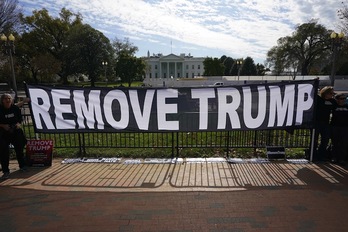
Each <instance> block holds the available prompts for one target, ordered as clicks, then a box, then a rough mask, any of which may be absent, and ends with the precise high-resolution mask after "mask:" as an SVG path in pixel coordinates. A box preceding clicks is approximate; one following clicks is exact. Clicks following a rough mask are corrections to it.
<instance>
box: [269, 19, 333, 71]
mask: <svg viewBox="0 0 348 232" xmlns="http://www.w3.org/2000/svg"><path fill="white" fill-rule="evenodd" d="M329 34H330V32H329V31H328V30H327V29H326V28H325V27H324V26H322V25H320V24H318V23H317V22H316V21H315V20H312V21H310V22H309V23H304V24H302V25H299V26H298V27H297V28H296V31H295V32H294V33H293V34H292V35H291V36H286V37H283V38H280V39H278V45H277V46H275V47H272V48H271V50H270V51H268V53H267V63H268V64H269V65H270V66H271V67H274V69H275V71H276V72H277V73H278V74H280V72H283V71H284V70H285V69H291V68H293V69H296V70H297V67H299V69H300V71H301V75H308V73H309V72H310V70H311V68H313V67H316V66H319V67H320V68H323V67H321V66H322V64H323V63H324V61H325V60H328V57H329V45H330V43H329V42H330V41H329Z"/></svg>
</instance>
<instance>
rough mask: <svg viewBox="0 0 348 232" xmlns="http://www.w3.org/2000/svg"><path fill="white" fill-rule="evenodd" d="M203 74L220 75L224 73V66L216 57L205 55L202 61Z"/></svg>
mask: <svg viewBox="0 0 348 232" xmlns="http://www.w3.org/2000/svg"><path fill="white" fill-rule="evenodd" d="M203 65H204V74H203V75H204V76H222V75H224V70H225V66H224V65H223V64H222V63H221V61H220V60H219V59H218V58H211V57H207V58H205V60H204V61H203Z"/></svg>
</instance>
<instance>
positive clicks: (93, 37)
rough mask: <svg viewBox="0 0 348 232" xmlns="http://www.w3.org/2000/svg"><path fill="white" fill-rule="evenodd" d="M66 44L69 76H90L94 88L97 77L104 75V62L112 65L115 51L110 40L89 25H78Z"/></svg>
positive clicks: (70, 33)
mask: <svg viewBox="0 0 348 232" xmlns="http://www.w3.org/2000/svg"><path fill="white" fill-rule="evenodd" d="M66 44H67V47H66V48H65V49H64V54H65V56H64V57H65V58H66V59H67V60H69V62H70V64H71V70H70V72H69V74H78V73H83V74H86V75H88V76H89V79H90V80H91V86H92V87H94V86H95V82H96V80H97V77H98V76H99V75H100V74H102V73H103V67H102V62H103V61H106V62H108V63H109V64H111V63H112V62H111V60H112V54H113V53H114V50H113V48H112V46H111V43H110V40H109V39H108V38H106V37H105V36H104V34H103V33H101V32H100V31H97V30H95V29H94V28H92V27H91V26H90V25H88V24H82V25H80V24H77V25H75V26H73V27H72V28H71V30H70V32H69V36H68V37H67V43H66ZM72 71H73V72H74V73H72Z"/></svg>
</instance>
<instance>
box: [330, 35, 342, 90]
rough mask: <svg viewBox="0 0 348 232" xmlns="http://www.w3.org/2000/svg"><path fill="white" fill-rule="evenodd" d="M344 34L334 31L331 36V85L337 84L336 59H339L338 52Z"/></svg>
mask: <svg viewBox="0 0 348 232" xmlns="http://www.w3.org/2000/svg"><path fill="white" fill-rule="evenodd" d="M343 37H344V34H343V33H342V32H341V33H339V34H338V33H336V32H332V33H331V35H330V38H331V51H332V68H331V76H330V81H331V86H334V84H335V75H336V61H337V54H338V52H339V51H340V50H341V45H342V41H343Z"/></svg>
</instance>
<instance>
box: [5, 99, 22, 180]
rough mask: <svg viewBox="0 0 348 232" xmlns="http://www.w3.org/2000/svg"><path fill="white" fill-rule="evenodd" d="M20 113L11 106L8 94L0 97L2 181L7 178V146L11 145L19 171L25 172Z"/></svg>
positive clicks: (8, 154)
mask: <svg viewBox="0 0 348 232" xmlns="http://www.w3.org/2000/svg"><path fill="white" fill-rule="evenodd" d="M21 123H22V113H21V110H20V109H19V107H18V106H16V105H14V104H13V99H12V97H11V95H10V94H7V93H5V94H3V95H1V104H0V161H1V168H2V172H3V173H4V174H3V176H2V177H1V178H2V179H7V178H9V175H10V170H9V159H10V153H9V145H10V144H12V145H13V147H14V149H15V152H16V158H17V161H18V164H19V168H20V169H21V170H26V163H25V160H24V152H23V149H24V146H25V144H26V138H25V135H24V132H23V130H22V128H21Z"/></svg>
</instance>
